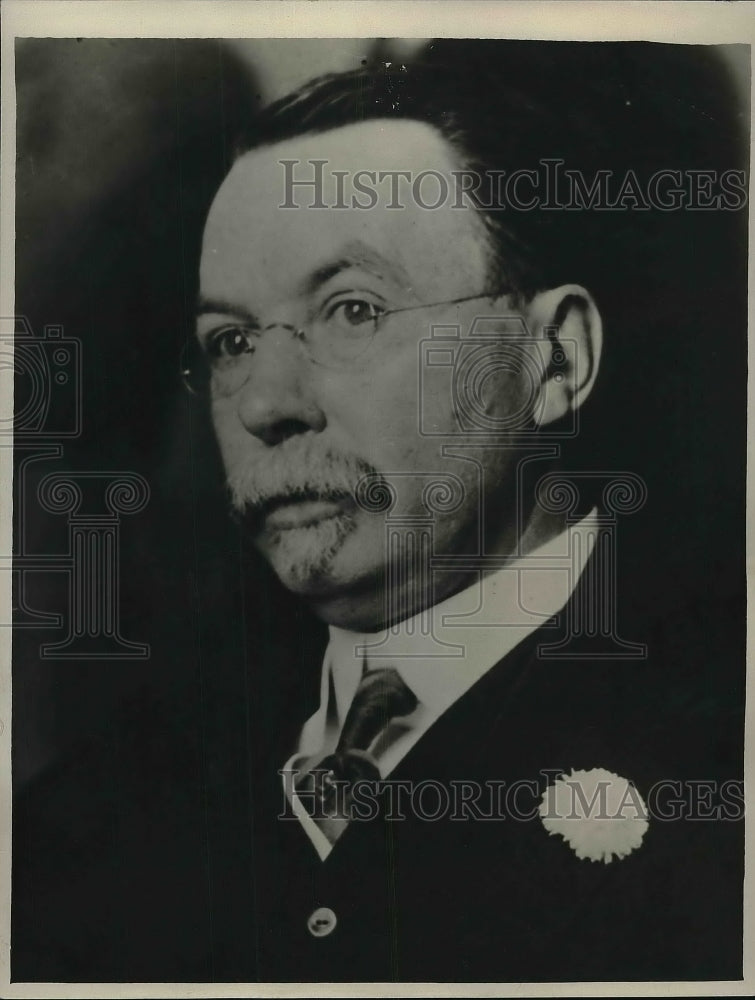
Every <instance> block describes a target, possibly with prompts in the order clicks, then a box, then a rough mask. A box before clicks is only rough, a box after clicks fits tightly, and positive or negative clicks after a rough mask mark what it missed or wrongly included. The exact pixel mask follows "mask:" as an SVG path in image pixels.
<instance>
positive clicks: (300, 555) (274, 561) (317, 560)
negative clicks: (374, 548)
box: [257, 514, 356, 597]
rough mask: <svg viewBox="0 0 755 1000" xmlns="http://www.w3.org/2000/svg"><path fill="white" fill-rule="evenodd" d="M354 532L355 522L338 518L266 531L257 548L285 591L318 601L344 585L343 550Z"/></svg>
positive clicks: (351, 519)
mask: <svg viewBox="0 0 755 1000" xmlns="http://www.w3.org/2000/svg"><path fill="white" fill-rule="evenodd" d="M355 528H356V522H355V520H354V518H353V517H350V516H349V515H346V514H341V515H339V516H337V517H328V518H325V519H323V520H322V521H317V522H316V523H315V524H307V525H302V526H297V527H291V528H283V529H278V530H270V529H266V530H264V531H263V533H262V535H261V537H260V538H259V539H258V541H257V545H258V548H259V549H260V551H261V552H262V554H263V555H264V557H265V558H266V559H267V560H268V562H269V563H270V565H271V566H272V568H273V569H274V570H275V573H276V574H277V576H278V578H279V579H280V581H281V583H282V584H283V585H284V587H287V588H288V589H289V590H291V591H293V592H294V593H295V594H301V595H302V596H303V597H321V596H324V595H326V594H328V593H331V592H332V591H333V589H334V587H336V588H337V587H338V585H339V581H340V583H341V585H342V584H343V567H342V566H341V563H342V561H343V560H342V556H343V550H344V547H345V546H346V543H347V540H348V539H350V538H351V536H352V535H353V534H354V531H355Z"/></svg>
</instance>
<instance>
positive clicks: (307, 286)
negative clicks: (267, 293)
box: [196, 240, 409, 326]
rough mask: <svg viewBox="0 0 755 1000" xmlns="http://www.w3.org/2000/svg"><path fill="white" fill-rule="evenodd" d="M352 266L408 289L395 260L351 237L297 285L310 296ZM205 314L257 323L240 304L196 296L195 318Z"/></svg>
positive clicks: (251, 324)
mask: <svg viewBox="0 0 755 1000" xmlns="http://www.w3.org/2000/svg"><path fill="white" fill-rule="evenodd" d="M354 267H361V268H364V269H365V270H366V271H369V272H370V273H371V274H373V275H374V276H375V277H376V278H380V279H386V278H387V279H388V280H390V281H392V282H393V283H394V284H396V285H398V286H399V287H401V288H405V289H406V288H408V287H409V285H408V281H407V277H408V276H407V274H406V272H405V271H404V269H403V268H402V267H401V265H400V264H398V263H396V261H395V260H389V259H388V258H387V257H384V256H383V255H382V254H381V253H378V252H377V251H376V250H373V249H372V248H371V247H369V246H367V244H366V243H363V242H362V241H361V240H352V241H350V242H349V243H346V244H345V245H344V246H343V247H341V249H340V250H339V251H338V256H336V257H334V258H333V259H332V260H329V261H326V262H325V263H324V264H321V265H320V266H319V267H318V268H316V269H315V270H314V271H312V273H311V274H309V275H308V276H307V277H306V278H305V279H304V281H303V282H302V284H301V293H303V294H304V295H312V294H313V293H314V292H316V291H317V290H318V289H319V288H322V286H323V285H325V284H327V283H328V282H329V281H330V280H331V279H332V278H335V277H336V276H337V275H339V274H341V273H342V272H343V271H348V270H350V269H351V268H354ZM208 313H217V314H219V315H222V316H234V317H236V318H237V319H240V320H242V321H243V322H244V323H247V324H249V325H250V326H255V325H259V318H258V317H257V316H256V315H255V314H254V313H253V312H252V311H251V310H250V309H247V308H245V307H244V306H240V305H239V304H238V303H236V302H231V301H229V300H228V299H218V298H214V297H208V296H205V295H200V296H199V298H198V300H197V310H196V315H197V318H198V317H200V316H204V315H207V314H208Z"/></svg>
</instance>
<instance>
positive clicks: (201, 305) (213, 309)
mask: <svg viewBox="0 0 755 1000" xmlns="http://www.w3.org/2000/svg"><path fill="white" fill-rule="evenodd" d="M208 313H218V314H220V315H221V316H235V317H236V318H237V319H241V320H243V321H244V322H245V323H248V324H249V325H250V326H255V325H256V324H257V323H258V322H259V320H258V319H257V317H256V316H255V315H254V313H253V312H251V310H249V309H245V308H244V307H243V306H240V305H238V304H237V303H235V302H229V301H228V300H227V299H215V298H208V297H207V296H206V295H200V296H199V298H198V299H197V311H196V315H197V317H199V316H205V315H206V314H208Z"/></svg>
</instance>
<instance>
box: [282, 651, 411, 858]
mask: <svg viewBox="0 0 755 1000" xmlns="http://www.w3.org/2000/svg"><path fill="white" fill-rule="evenodd" d="M417 704H418V703H417V698H416V697H415V695H414V694H413V693H412V691H410V689H409V688H408V687H407V686H406V684H404V682H403V681H402V679H401V677H400V676H399V673H398V671H397V670H396V669H395V668H394V667H381V668H380V669H376V670H367V671H365V673H364V674H363V676H362V679H361V681H360V682H359V687H358V688H357V690H356V693H355V694H354V698H353V700H352V702H351V706H350V707H349V711H348V712H347V713H346V718H345V720H344V723H343V729H342V730H341V735H340V737H339V740H338V744H337V745H336V748H335V751H334V752H333V753H332V754H329V755H328V756H326V757H325V758H323V760H322V761H320V763H319V764H318V765H317V766H316V767H314V768H312V769H311V770H310V771H308V772H306V774H304V775H303V776H302V777H301V779H300V780H299V782H297V785H296V791H297V794H298V795H299V796H300V797H301V800H302V802H303V803H304V805H305V807H306V808H307V810H308V812H309V813H310V815H311V816H312V818H313V819H314V820H315V822H316V823H317V824H318V826H319V827H320V828H321V829H322V830H323V832H324V833H325V835H326V836H327V837H328V839H329V840H331V842H334V841H335V840H336V839H337V838H338V836H339V835H340V833H341V832H342V831H343V829H344V827H345V825H346V823H347V822H348V818H347V812H348V805H349V791H348V789H349V787H350V786H351V785H353V784H354V782H356V781H359V780H363V779H367V780H374V781H377V780H379V778H380V770H379V768H378V765H377V762H376V761H375V759H374V757H373V756H372V755H371V754H370V753H369V751H368V748H369V747H370V746H371V744H372V743H373V742H374V741H375V739H377V737H378V736H379V735H380V734H381V733H382V732H383V731H384V730H385V729H386V728H387V726H388V724H389V723H390V722H391V721H392V720H393V719H395V718H398V717H400V716H403V715H409V714H410V713H411V712H413V711H414V709H415V708H416V707H417ZM339 785H340V794H339Z"/></svg>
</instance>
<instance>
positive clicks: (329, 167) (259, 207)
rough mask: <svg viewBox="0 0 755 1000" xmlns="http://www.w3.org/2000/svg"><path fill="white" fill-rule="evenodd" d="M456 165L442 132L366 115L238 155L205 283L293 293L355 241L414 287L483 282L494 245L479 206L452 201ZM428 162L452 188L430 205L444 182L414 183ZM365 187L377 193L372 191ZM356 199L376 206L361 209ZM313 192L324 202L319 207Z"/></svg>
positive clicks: (219, 211)
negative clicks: (368, 118) (369, 118)
mask: <svg viewBox="0 0 755 1000" xmlns="http://www.w3.org/2000/svg"><path fill="white" fill-rule="evenodd" d="M286 161H288V164H286ZM290 161H295V163H293V164H291V162H290ZM313 161H324V163H321V165H315V164H314V163H313ZM459 167H460V164H459V162H458V160H457V157H456V154H455V151H454V149H453V148H452V147H451V146H450V144H449V143H447V142H446V140H445V139H444V138H443V137H442V136H441V135H440V133H438V132H437V131H436V130H435V129H433V128H432V127H431V126H429V125H425V124H423V123H421V122H413V121H380V120H379V121H371V122H363V123H358V124H354V125H348V126H345V127H343V128H338V129H333V130H331V131H328V132H324V133H321V134H318V135H312V136H302V137H298V138H296V139H292V140H287V141H285V142H281V143H277V144H275V145H271V146H266V147H263V148H261V149H258V150H253V151H251V152H249V153H247V154H245V155H244V156H242V157H241V158H240V159H239V160H238V161H237V162H236V163H235V164H234V166H233V168H232V170H231V172H230V173H229V175H228V177H227V178H226V179H225V181H224V182H223V184H222V186H221V188H220V190H219V191H218V194H217V195H216V197H215V200H214V202H213V205H212V208H211V210H210V213H209V216H208V220H207V225H206V228H205V235H204V241H203V250H202V264H201V284H202V287H203V291H205V292H207V293H210V294H213V295H216V294H217V295H224V296H226V297H234V296H235V297H238V296H239V295H240V294H241V295H243V294H246V295H250V294H252V293H254V294H256V295H257V296H258V297H259V296H260V295H262V296H264V297H270V298H274V297H283V296H286V295H290V294H291V290H292V288H293V287H296V286H298V285H299V284H301V283H302V282H304V281H306V280H307V278H308V277H309V276H310V275H311V273H312V272H313V271H314V270H316V269H318V268H322V267H323V266H327V262H328V260H329V259H332V258H335V257H337V256H338V254H339V251H340V249H341V248H343V247H344V246H354V245H357V244H358V245H360V246H363V247H366V248H368V249H371V250H372V251H374V252H375V254H376V255H379V256H381V257H382V258H384V259H387V260H390V261H391V263H392V265H393V267H392V274H391V277H392V278H394V279H398V276H399V275H403V276H404V283H405V284H406V285H407V287H408V288H410V289H411V290H414V291H416V292H417V293H418V294H422V293H424V294H432V292H433V291H438V290H442V291H443V293H448V295H446V297H450V295H451V294H454V293H455V292H456V291H457V290H461V292H464V291H466V290H468V289H471V290H472V291H477V290H478V288H477V287H476V286H478V285H479V284H480V281H482V280H483V279H484V275H485V274H486V272H487V260H488V256H489V251H488V248H487V244H486V241H485V236H484V228H483V225H482V222H481V220H480V218H479V216H478V215H477V213H476V212H475V210H474V209H473V208H471V207H466V206H465V207H462V208H458V207H457V208H454V207H453V205H454V201H455V190H456V189H455V180H454V177H453V175H452V171H455V170H458V169H459ZM428 171H434V172H436V174H438V175H442V177H443V178H444V179H445V180H446V183H447V185H448V192H449V195H448V197H447V198H445V199H444V200H443V202H442V203H441V204H440V205H439V207H437V208H433V209H428V208H427V207H423V203H424V205H427V204H432V203H434V202H435V201H437V200H438V195H439V192H440V191H441V190H442V188H441V184H442V182H441V181H439V180H438V177H437V176H436V177H432V176H429V175H428V176H426V177H425V179H424V180H422V181H421V184H422V186H421V188H418V187H417V183H418V182H417V178H418V177H420V175H422V174H423V173H424V174H426V175H427V172H428ZM291 180H294V181H304V182H305V183H304V184H294V185H291V183H290V182H291ZM306 182H310V183H306ZM360 184H361V185H362V191H361V192H360V191H359V185H360ZM365 185H366V186H367V187H368V188H370V189H371V190H372V191H373V192H374V194H372V195H367V194H365V192H364V186H365ZM397 185H398V187H397ZM415 189H416V190H418V191H419V192H420V197H419V199H416V198H415V197H414V193H413V192H414V190H415ZM397 191H398V198H397V193H396V192H397ZM354 200H356V201H357V202H358V203H361V204H362V205H364V204H369V205H370V207H368V208H360V207H354ZM397 200H398V203H399V204H400V207H399V208H396V207H395V206H396V203H397ZM318 202H319V203H320V204H324V205H325V206H327V207H324V208H317V207H313V206H314V204H316V203H318ZM372 202H374V204H371V203H372ZM286 204H288V205H293V206H294V207H283V206H284V205H286ZM344 204H345V205H346V206H347V207H345V208H344V207H338V206H339V205H344ZM391 204H392V205H393V206H394V207H389V206H390V205H391ZM450 280H452V283H453V286H454V287H453V288H450V287H449V284H448V283H449V281H450ZM472 286H475V287H474V288H472Z"/></svg>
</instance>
